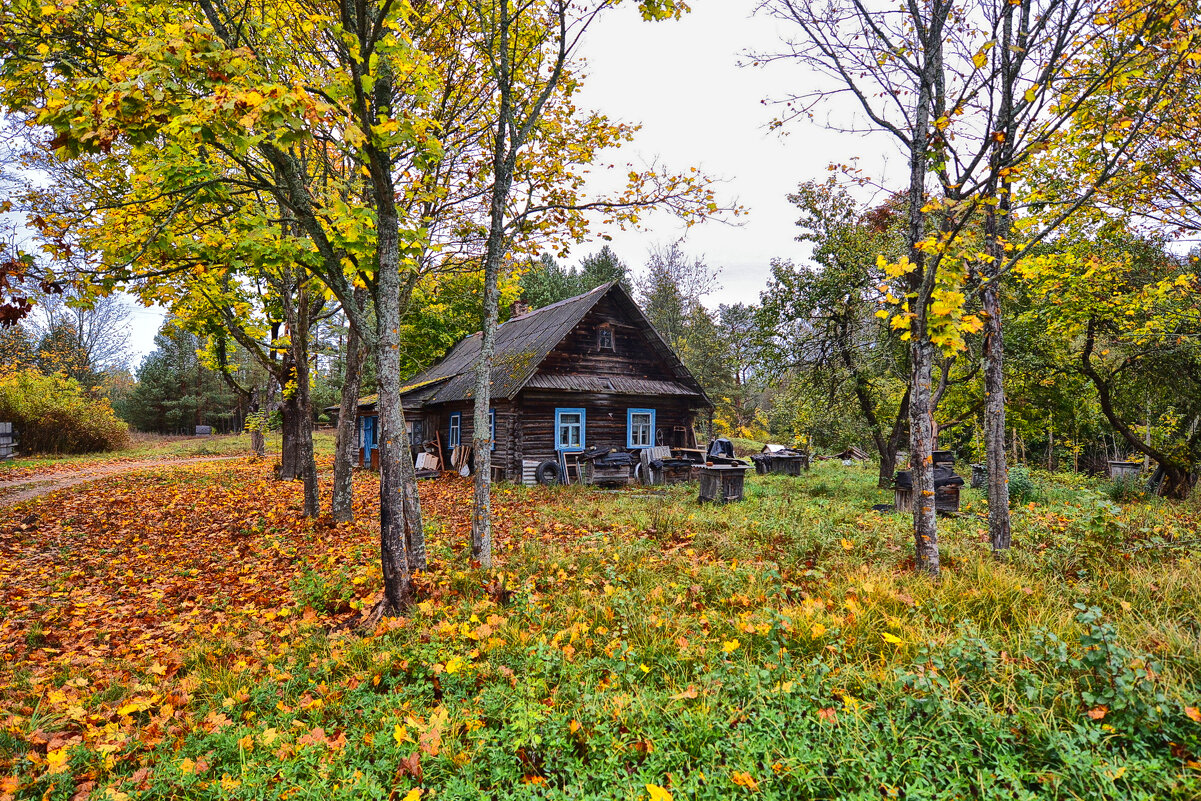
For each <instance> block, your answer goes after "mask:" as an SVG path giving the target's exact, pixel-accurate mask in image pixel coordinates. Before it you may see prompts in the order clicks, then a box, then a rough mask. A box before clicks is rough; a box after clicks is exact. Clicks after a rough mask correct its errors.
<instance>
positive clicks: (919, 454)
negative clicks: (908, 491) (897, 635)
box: [909, 331, 939, 576]
mask: <svg viewBox="0 0 1201 801" xmlns="http://www.w3.org/2000/svg"><path fill="white" fill-rule="evenodd" d="M909 354H910V362H911V363H912V365H913V376H912V378H911V384H910V387H909V450H910V457H909V458H910V467H911V468H912V471H913V534H914V541H915V544H916V546H917V568H918V570H922V571H925V572H926V573H929V574H930V575H933V576H937V575H938V571H939V563H938V562H939V560H938V521H937V518H936V517H935V511H934V455H933V451H934V414H933V410H932V409H931V408H930V406H931V404H930V397H931V392H930V384H931V382H932V380H933V369H934V346H933V344H931V343H930V341H929V338H928V337H927V336H925V332H924V331H923V332H922V336H920V337H919V336H917V335H916V334H915V336H914V341H913V344H912V345H911V346H910V348H909Z"/></svg>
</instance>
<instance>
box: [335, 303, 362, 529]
mask: <svg viewBox="0 0 1201 801" xmlns="http://www.w3.org/2000/svg"><path fill="white" fill-rule="evenodd" d="M354 295H355V298H354V299H355V303H357V304H358V305H359V307H360V308H362V306H363V302H364V301H365V300H366V299H367V291H366V290H365V289H361V288H360V289H356V290H355V293H354ZM363 356H364V351H363V345H362V339H361V338H360V337H359V333H358V330H357V329H356V328H355V327H354V326H353V325H352V326H350V331H349V333H348V335H347V337H346V357H345V359H344V360H343V363H344V364H345V372H344V374H343V376H342V397H341V402H340V403H339V405H338V433H337V438H336V443H335V445H334V492H333V499H332V500H331V502H330V511H331V512H332V513H333V517H334V522H335V523H349V522H351V521H353V520H354V482H353V478H354V474H353V471H354V462H355V456H356V451H357V450H358V448H357V445H358V441H357V438H356V436H355V432H356V428H355V424H356V419H355V415H356V412H357V411H358V406H359V385H360V384H361V378H362V372H363V371H362V366H363Z"/></svg>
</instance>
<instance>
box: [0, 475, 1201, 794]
mask: <svg viewBox="0 0 1201 801" xmlns="http://www.w3.org/2000/svg"><path fill="white" fill-rule="evenodd" d="M256 469H257V470H262V469H265V468H262V467H258V468H254V467H251V466H238V467H236V468H233V467H231V468H230V470H231V471H236V472H235V473H234V475H237V476H244V478H243V479H240V480H242V481H245V482H246V483H245V484H244V486H247V487H254V489H253V491H249V490H244V491H246V492H248V493H249V494H251V495H261V494H263V490H262V485H261V484H256V483H253V482H251V481H250V478H245V476H248V475H249V474H248V473H247V471H252V470H256ZM221 475H222V473H221V472H220V471H213V472H211V473H206V474H204V476H202V477H200V478H197V479H196V480H195V483H194V484H191V485H189V486H188V487H186V488H180V487H174V488H173V489H172V490H171V491H172V492H174V493H176V497H177V498H178V496H179V494H180V493H184V492H195V493H199V494H200V496H201V497H202V498H205V499H207V501H205V502H207V503H212V504H219V505H221V508H227V507H228V508H229V509H230V510H231V511H230V515H231V516H235V515H236V514H237V513H236V512H235V511H232V510H236V509H237V508H238V502H236V499H234V498H226V496H224V495H222V493H224V492H227V491H228V490H227V489H226V488H225V486H224V485H227V484H230V483H231V482H229V481H228V480H225V479H222V478H221ZM1034 479H1035V483H1036V485H1037V490H1038V492H1037V493H1034V494H1035V495H1036V496H1037V497H1036V498H1032V500H1030V501H1029V503H1028V504H1027V505H1025V506H1021V507H1018V508H1016V509H1015V521H1014V522H1015V526H1014V527H1015V541H1016V542H1017V548H1015V551H1014V553H1013V554H1012V557H1011V558H1010V559H1008V560H1005V561H997V560H995V559H994V558H993V557H992V556H991V555H990V553H989V550H988V546H987V538H986V531H985V528H986V523H985V521H984V519H983V517H982V513H983V511H984V509H983V507H984V500H983V498H982V497H981V496H980V494H979V493H976V492H973V491H970V490H969V491H966V492H965V493H964V496H965V497H964V513H963V514H962V515H961V516H959V517H954V518H945V519H943V520H942V521H941V529H940V531H941V537H942V546H943V563H944V566H945V571H944V575H943V576H942V578H941V579H939V580H937V581H931V580H929V579H926V578H923V577H920V576H915V575H913V573H912V570H911V568H912V557H911V552H912V543H911V541H910V538H911V536H912V535H911V533H910V530H909V525H908V521H907V520H906V519H905V518H904V517H903V516H900V515H894V514H891V513H885V514H881V513H877V512H874V511H872V510H871V506H872V504H874V503H879V502H882V501H885V500H886V498H885V497H884V495H885V494H884V493H883V492H881V491H880V490H877V489H875V487H874V484H875V473H874V470H873V469H872V468H871V466H852V467H844V466H842V465H841V464H838V463H831V462H827V463H820V464H818V465H815V467H814V469H813V471H812V472H811V473H808V474H806V475H804V476H802V477H801V478H799V479H788V478H783V477H774V476H770V477H754V478H752V479H750V481H749V484H748V493H747V500H746V502H744V503H742V504H737V505H731V506H727V507H712V506H706V507H701V506H698V505H697V504H696V502H695V491H696V489H695V487H694V486H692V487H690V486H684V487H673V488H668V489H665V490H662V491H654V492H648V491H646V490H630V491H624V492H619V493H604V492H595V491H588V490H584V489H581V488H577V487H567V488H560V489H558V490H553V491H552V490H548V489H545V488H533V489H527V488H519V487H505V488H498V490H497V508H498V518H499V531H498V543H497V545H498V549H497V550H498V552H499V555H500V556H499V565H498V570H497V571H496V572H495V573H494V574H491V575H483V574H481V572H480V571H478V570H475V569H471V568H469V567H468V566H467V564H466V558H465V555H464V543H465V540H466V526H467V514H468V512H469V506H468V499H469V491H468V487H467V485H466V484H465V483H463V482H458V481H445V482H439V483H437V484H426V485H425V486H424V487H423V501H424V502H425V504H426V508H427V510H428V512H429V514H430V519H429V521H428V524H429V525H428V528H429V530H430V533H429V538H430V546H431V554H432V558H433V562H432V565H431V567H432V570H431V572H430V574H429V575H428V576H426V577H424V579H423V581H422V597H421V599H420V602H419V603H418V604H417V605H416V606H415V607H414V608H413V609H412V610H411V612H410V614H409V615H408V616H407V617H406V618H404V619H401V620H395V621H390V622H388V623H386V624H385V625H383V626H381V627H380V629H379V630H377V631H375V632H373V633H371V634H369V635H360V634H356V633H353V631H352V630H350V629H347V628H346V627H345V625H344V624H345V623H349V622H352V621H353V620H354V619H355V618H356V614H357V613H356V611H355V610H356V608H358V607H361V606H362V605H363V603H364V602H365V601H366V600H368V599H369V598H370V597H371V596H372V595H373V594H374V593H375V592H376V591H377V588H378V582H379V574H378V569H377V568H376V566H375V559H374V557H373V545H372V537H373V534H372V531H371V526H370V524H369V523H361V524H359V526H358V527H357V531H358V533H357V534H356V533H355V531H353V530H347V531H342V532H341V534H340V535H339V536H338V537H337V538H336V539H331V540H330V543H331V545H330V549H329V551H328V556H327V557H325V558H323V557H322V556H321V543H322V539H321V537H322V536H323V535H322V534H321V533H320V530H319V529H316V528H313V527H312V526H309V527H302V526H301V525H300V524H298V523H296V522H294V521H293V522H291V523H290V522H289V521H288V519H287V515H286V510H288V509H293V510H294V508H295V507H296V505H297V502H298V496H297V494H296V488H295V487H294V486H291V485H287V486H285V487H283V488H281V491H283V492H286V493H291V494H290V495H287V502H286V503H282V504H281V502H280V501H279V500H278V499H277V500H276V501H275V504H276V505H275V507H274V510H273V511H272V512H271V513H270V514H267V515H262V516H260V518H259V520H260V522H259V523H256V524H254V526H252V527H251V528H250V529H249V531H242V532H241V533H240V535H239V536H241V537H242V540H241V541H240V542H241V545H240V546H239V547H241V548H242V551H241V553H244V554H247V556H245V557H243V558H246V559H248V558H249V553H250V552H249V551H247V550H246V549H247V548H253V549H255V552H256V553H257V552H258V550H259V538H267V537H269V538H270V549H275V550H276V551H280V552H285V553H286V552H289V551H288V549H289V548H291V549H293V550H292V551H291V552H293V553H299V551H296V550H295V548H296V547H298V546H299V545H300V544H302V543H303V544H304V547H305V553H306V556H305V558H304V559H303V560H301V564H294V563H293V564H291V566H290V567H289V568H288V569H289V570H292V571H293V574H294V577H293V578H292V579H291V580H290V583H288V582H285V583H286V584H287V586H289V587H290V591H287V592H283V593H280V594H279V597H275V598H274V599H269V600H264V599H263V598H262V597H258V598H257V600H255V601H254V602H253V603H252V602H250V601H248V600H243V601H238V602H237V603H235V604H233V605H232V606H231V605H230V604H229V602H224V603H225V605H224V606H222V607H221V608H220V609H219V610H214V612H213V615H214V618H218V617H219V622H218V623H217V624H215V625H207V626H206V625H203V617H201V618H200V619H199V620H190V621H189V622H190V623H195V625H192V626H190V628H189V631H190V632H191V640H190V644H185V645H182V646H174V647H173V648H172V652H173V653H183V654H186V656H185V657H184V658H182V659H179V658H172V657H171V656H170V654H168V653H165V652H154V651H152V650H150V651H145V652H143V653H142V655H141V658H140V659H139V658H138V654H137V653H136V652H130V651H126V652H125V654H124V656H120V655H121V654H122V651H121V649H120V647H116V648H115V651H114V658H113V663H112V669H113V671H114V672H115V673H116V674H117V675H118V676H120V675H123V676H126V678H124V679H120V678H116V679H115V678H114V676H113V675H103V674H100V673H99V671H100V670H101V668H102V667H103V663H96V664H94V665H93V668H92V672H91V673H87V674H84V675H81V674H80V673H79V672H71V671H66V670H58V671H56V670H54V669H53V662H54V659H55V658H56V657H55V655H54V654H47V652H46V647H45V642H44V641H45V638H46V637H47V634H46V631H45V629H43V630H42V631H40V632H33V631H32V630H30V631H29V642H27V643H26V644H25V647H24V648H23V649H21V648H17V649H15V652H17V653H19V654H20V661H19V662H18V663H10V664H9V666H8V668H7V670H9V671H11V675H9V676H8V677H7V681H6V687H5V693H4V698H5V705H6V707H7V711H8V713H9V718H8V722H7V725H6V727H5V730H4V734H3V735H2V737H0V754H2V755H3V758H4V760H5V764H6V765H7V768H8V770H9V771H11V777H12V778H11V779H10V784H8V785H6V786H4V787H0V789H8V790H10V791H11V792H14V793H16V795H17V796H18V797H27V798H35V797H37V798H41V797H48V798H64V799H65V798H69V797H72V795H74V794H75V793H78V792H80V788H81V787H83V788H85V789H86V790H87V792H88V793H91V794H92V795H93V797H96V798H100V797H105V794H108V797H112V795H113V794H116V795H117V797H120V796H121V795H122V794H125V795H128V796H129V797H131V798H132V797H137V798H291V799H297V798H317V797H321V798H324V799H329V798H348V799H349V798H388V797H395V798H410V799H413V798H417V797H421V798H447V799H452V798H453V799H460V798H462V799H468V798H472V799H474V798H483V797H487V798H597V799H602V798H603V799H610V798H612V799H644V798H648V797H650V798H664V797H666V796H663V795H660V794H659V793H658V790H659V789H660V788H662V789H663V790H665V791H666V792H668V793H670V794H671V795H672V797H674V798H676V799H682V798H697V799H727V798H738V797H747V798H751V797H754V798H863V799H867V798H873V799H875V798H881V797H885V798H887V797H899V798H911V799H912V798H922V799H926V798H967V797H976V798H1083V797H1088V798H1115V799H1117V798H1179V799H1185V798H1188V799H1192V798H1197V797H1199V796H1201V763H1199V762H1198V759H1199V757H1201V712H1198V710H1197V706H1198V700H1199V698H1201V691H1199V685H1198V682H1199V680H1201V622H1199V612H1201V604H1199V601H1201V569H1199V568H1198V565H1197V562H1196V560H1195V557H1194V555H1193V552H1192V550H1191V549H1190V548H1189V547H1188V544H1189V541H1190V540H1196V539H1197V525H1198V519H1199V516H1198V510H1197V508H1196V507H1190V506H1185V505H1173V504H1166V503H1162V502H1159V501H1150V502H1146V503H1137V504H1128V505H1126V506H1119V505H1116V504H1114V503H1113V502H1112V501H1111V500H1109V497H1108V494H1107V487H1106V486H1105V485H1104V484H1098V483H1096V482H1089V481H1081V480H1077V481H1073V482H1070V483H1068V482H1065V481H1063V480H1060V479H1053V478H1050V477H1046V476H1041V475H1038V474H1035V476H1034ZM360 485H361V486H360V488H359V489H360V495H361V497H360V503H361V505H362V506H361V508H362V509H364V510H366V509H367V508H369V507H368V504H369V503H370V496H371V494H372V492H374V488H375V485H374V480H373V478H372V477H371V476H368V475H363V476H360ZM150 491H151V490H150V488H149V487H148V488H147V489H146V490H144V492H150ZM223 498H225V500H222V499H223ZM185 500H186V499H185ZM152 502H153V501H152ZM176 502H177V503H179V502H180V501H179V500H177V501H176ZM188 508H192V507H188ZM73 514H74V515H75V517H74V518H73V521H72V523H71V525H72V526H74V527H77V528H86V526H87V525H88V524H89V521H87V520H84V519H80V515H81V514H82V512H81V511H80V510H78V509H77V510H75V511H74V512H73ZM292 514H294V511H293V512H292ZM169 519H170V516H169V515H166V516H163V518H162V520H163V521H164V522H163V523H162V525H167V523H166V522H165V521H167V520H169ZM266 520H269V521H270V525H269V526H268V525H267V524H266V523H264V522H263V521H266ZM150 525H157V523H155V522H154V521H151V523H150ZM224 525H226V524H225V523H222V522H219V521H218V520H213V521H212V522H211V523H210V526H209V527H210V529H212V530H215V529H217V528H220V527H221V526H224ZM228 525H231V526H232V525H234V523H233V522H230V523H229V524H228ZM242 525H243V526H244V525H245V524H242ZM289 526H291V528H289ZM55 531H59V530H58V529H55ZM13 536H14V537H16V538H17V539H21V537H24V539H23V540H21V541H27V540H28V539H29V538H30V537H31V536H34V535H29V534H24V535H13ZM41 536H45V535H41ZM289 537H292V538H294V541H293V543H292V544H289ZM356 540H358V541H360V542H361V546H362V547H357V548H353V549H352V548H351V545H352V544H353V543H354V542H355V541H356ZM334 542H337V544H338V546H337V548H336V549H335V548H333V543H334ZM61 544H62V542H61V540H60V545H61ZM30 545H31V548H30V553H35V552H36V549H33V548H32V543H30ZM114 547H116V546H114ZM314 548H315V549H316V550H315V551H314V550H313V549H314ZM270 555H271V553H270V552H269V549H267V550H263V555H262V556H261V558H259V561H260V562H261V563H262V564H264V565H270V564H272V563H271V561H270V560H269V559H268V557H269V556H270ZM66 557H67V558H69V553H67V554H66ZM98 569H99V568H98ZM30 575H31V576H35V575H36V570H33V569H32V567H31V572H30ZM247 579H248V581H250V582H251V584H253V582H254V581H255V579H253V578H252V574H249V573H248V574H247ZM29 580H34V579H32V578H31V579H29ZM106 581H107V580H106ZM277 583H278V582H277ZM105 586H108V584H107V583H106V584H105ZM189 586H190V587H194V589H190V590H189V592H190V596H189V597H190V598H193V599H194V600H195V601H196V602H197V603H203V602H204V601H205V599H206V598H210V599H212V600H217V598H218V595H219V593H217V592H216V590H217V589H219V588H217V587H213V588H211V589H212V591H213V592H212V594H211V595H206V594H205V593H206V590H205V585H204V582H203V580H202V579H195V580H194V581H193V582H192V584H191V585H189ZM47 589H53V588H47ZM126 590H127V588H126V587H123V586H118V587H116V588H115V589H114V590H113V591H115V592H126ZM60 591H61V590H60ZM150 599H153V596H152V595H150V596H148V601H147V602H149V600H150ZM11 603H12V602H11V600H10V601H9V604H10V606H11ZM159 614H161V615H164V616H166V617H169V616H170V614H171V609H170V607H169V606H168V607H164V608H161V609H160V610H159ZM193 618H195V615H193ZM101 634H102V633H101V632H98V633H97V634H96V636H97V637H99V636H101ZM112 636H114V634H113V633H112V632H109V633H108V637H109V639H107V640H106V643H107V644H108V645H109V646H110V647H113V646H112V639H111V638H112ZM59 647H60V648H62V647H65V646H64V645H62V644H60V646H59ZM118 657H120V658H118ZM120 671H126V672H125V673H120ZM415 790H421V791H422V793H421V795H420V796H416V795H413V791H415ZM84 797H86V793H85V796H84Z"/></svg>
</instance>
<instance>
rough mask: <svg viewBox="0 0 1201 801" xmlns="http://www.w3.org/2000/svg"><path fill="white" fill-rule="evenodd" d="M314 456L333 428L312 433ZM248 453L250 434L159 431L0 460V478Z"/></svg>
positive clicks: (328, 446) (330, 443)
mask: <svg viewBox="0 0 1201 801" xmlns="http://www.w3.org/2000/svg"><path fill="white" fill-rule="evenodd" d="M313 448H314V451H315V452H316V454H317V456H332V455H333V452H334V432H333V431H332V430H323V431H317V432H314V434H313ZM279 449H280V435H279V434H269V435H268V436H267V452H268V456H270V455H271V454H277V455H278V453H279ZM249 453H250V435H249V434H218V435H214V436H209V437H175V436H163V435H161V434H133V435H132V436H131V438H130V447H128V448H125V449H122V450H119V451H109V452H107V453H83V454H73V455H65V456H64V455H58V454H31V455H29V456H21V457H18V458H16V459H12V460H10V461H6V462H0V481H3V480H5V479H16V478H23V477H25V476H27V475H37V474H40V473H53V472H60V471H63V470H75V469H79V468H83V467H91V466H95V465H103V464H110V463H113V462H132V461H149V460H154V459H192V458H196V457H202V456H243V455H246V454H249Z"/></svg>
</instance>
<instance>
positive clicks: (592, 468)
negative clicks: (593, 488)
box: [584, 459, 630, 486]
mask: <svg viewBox="0 0 1201 801" xmlns="http://www.w3.org/2000/svg"><path fill="white" fill-rule="evenodd" d="M584 483H585V484H593V485H596V484H608V485H618V486H625V485H626V484H629V483H630V468H629V466H627V465H617V466H616V467H601V466H599V465H597V464H596V462H595V461H594V460H592V459H589V460H588V461H586V462H585V463H584Z"/></svg>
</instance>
